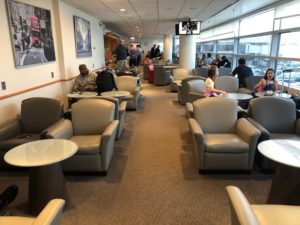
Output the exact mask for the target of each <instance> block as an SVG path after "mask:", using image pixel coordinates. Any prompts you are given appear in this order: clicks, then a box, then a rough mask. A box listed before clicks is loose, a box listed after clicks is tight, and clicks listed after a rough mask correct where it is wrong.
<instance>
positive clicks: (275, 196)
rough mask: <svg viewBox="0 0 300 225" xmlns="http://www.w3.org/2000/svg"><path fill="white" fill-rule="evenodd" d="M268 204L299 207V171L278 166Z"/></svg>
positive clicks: (281, 165)
mask: <svg viewBox="0 0 300 225" xmlns="http://www.w3.org/2000/svg"><path fill="white" fill-rule="evenodd" d="M267 203H268V204H284V205H300V169H299V168H295V167H290V166H286V165H283V164H278V165H277V168H276V172H275V175H274V178H273V182H272V186H271V189H270V193H269V196H268V199H267Z"/></svg>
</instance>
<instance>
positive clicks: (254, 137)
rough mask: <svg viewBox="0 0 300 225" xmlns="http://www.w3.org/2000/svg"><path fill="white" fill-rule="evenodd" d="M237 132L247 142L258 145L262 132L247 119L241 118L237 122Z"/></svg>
mask: <svg viewBox="0 0 300 225" xmlns="http://www.w3.org/2000/svg"><path fill="white" fill-rule="evenodd" d="M236 134H237V135H238V136H240V137H241V138H242V139H243V140H244V141H246V142H247V143H249V144H255V145H256V143H257V141H258V138H259V137H260V134H261V133H260V131H259V130H258V129H257V128H256V127H255V126H254V125H253V124H251V123H250V122H249V121H248V120H247V119H245V118H240V119H238V121H237V124H236Z"/></svg>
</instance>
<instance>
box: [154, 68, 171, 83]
mask: <svg viewBox="0 0 300 225" xmlns="http://www.w3.org/2000/svg"><path fill="white" fill-rule="evenodd" d="M170 76H171V71H170V69H169V70H166V69H165V68H164V66H162V65H154V81H153V84H154V85H168V84H170V82H171V78H170Z"/></svg>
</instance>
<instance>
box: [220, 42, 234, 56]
mask: <svg viewBox="0 0 300 225" xmlns="http://www.w3.org/2000/svg"><path fill="white" fill-rule="evenodd" d="M233 49H234V40H222V41H218V45H217V52H218V53H224V54H226V53H231V54H232V53H233Z"/></svg>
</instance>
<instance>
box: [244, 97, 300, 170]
mask: <svg viewBox="0 0 300 225" xmlns="http://www.w3.org/2000/svg"><path fill="white" fill-rule="evenodd" d="M248 114H249V117H250V118H248V120H249V121H250V122H251V123H252V124H253V125H255V126H256V127H257V128H258V129H259V130H260V131H261V133H262V135H261V138H260V141H265V140H269V139H289V140H297V141H300V119H299V118H298V119H297V118H296V105H295V102H294V101H293V100H292V99H288V98H281V97H274V96H265V97H261V98H255V99H252V100H251V101H250V102H249V109H248ZM274 151H276V149H274ZM258 161H259V164H260V166H261V168H262V169H263V170H274V169H275V163H274V162H273V161H271V160H269V159H267V158H265V157H264V156H262V155H260V153H258Z"/></svg>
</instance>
